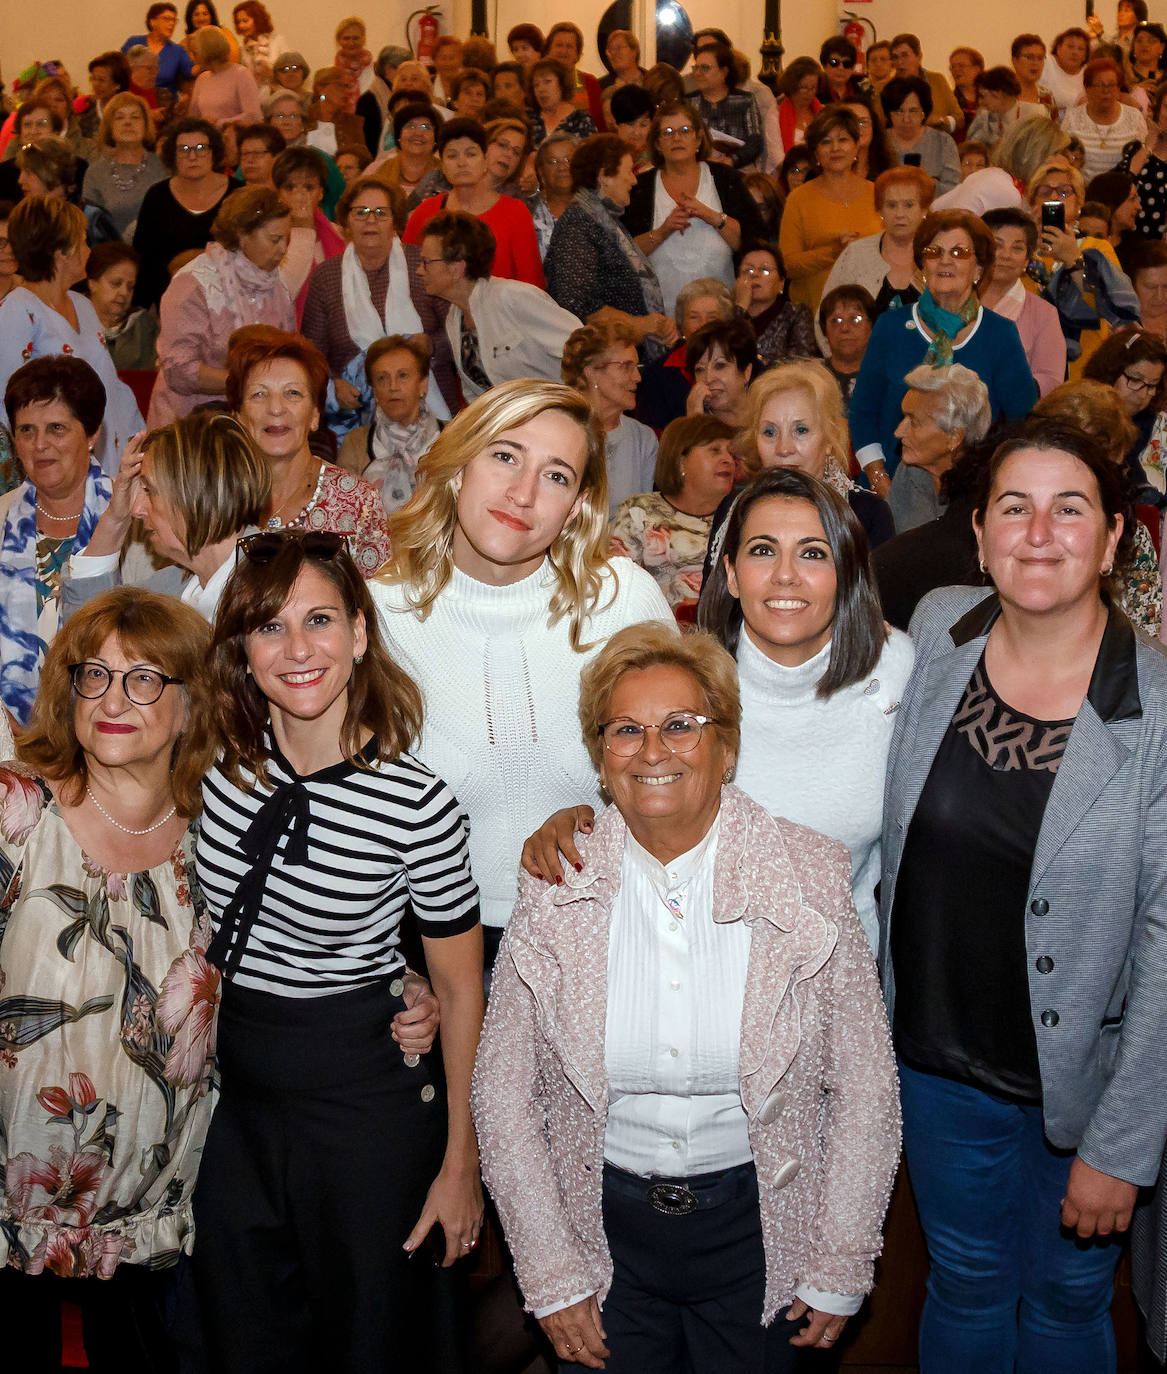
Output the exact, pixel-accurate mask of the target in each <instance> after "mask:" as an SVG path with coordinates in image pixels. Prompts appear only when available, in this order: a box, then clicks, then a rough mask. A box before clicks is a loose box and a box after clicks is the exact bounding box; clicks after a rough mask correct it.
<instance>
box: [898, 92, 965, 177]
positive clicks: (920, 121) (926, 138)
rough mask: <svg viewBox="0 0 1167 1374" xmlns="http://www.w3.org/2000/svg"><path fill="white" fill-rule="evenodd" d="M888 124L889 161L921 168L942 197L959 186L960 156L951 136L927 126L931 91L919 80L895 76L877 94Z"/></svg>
mask: <svg viewBox="0 0 1167 1374" xmlns="http://www.w3.org/2000/svg"><path fill="white" fill-rule="evenodd" d="M879 103H880V104H881V105H882V106H883V114H884V118H885V119H886V120H887V122H888V133H887V143H888V148H889V149H890V151H891V155H892V157H893V158H894V159H895V161H896V162H897V163H899V164H900V165H901V166H905V167H922V168H923V169H924V171H925V172H927V174H928V175H929V176H930V177H931V178H932V183H933V185H934V187H935V194H936V195H937V196H942V195H944V194H946V193H947V192H948V191H951V190H953V189H954V188H955V187H957V186H959V185H960V154H959V153H958V152H957V150H956V142H955V141H954V139H953V137H952V135H951V134H950V133H946V132H945V131H944V130H943V129H937V128H934V127H933V126H931V125H929V124H928V122H927V121H928V118H929V116H930V115H931V113H932V89H931V87H930V86H929V85H928V83H927V81H925V80H924V78H923V77H922V76H897V77H893V79H892V80H891V81H889V82H888V83H887V85H886V86H885V87H884V88H883V90H882V91H880V93H879Z"/></svg>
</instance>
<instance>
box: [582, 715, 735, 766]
mask: <svg viewBox="0 0 1167 1374" xmlns="http://www.w3.org/2000/svg"><path fill="white" fill-rule="evenodd" d="M716 723H717V722H716V721H714V720H713V719H712V718H711V717H710V716H699V715H696V714H694V713H693V712H692V711H671V712H670V713H669V714H668V715H667V716H665V718H664V720H662V721H661V723H660V724H659V725H642V724H641V723H640V721H638V720H630V719H629V718H628V717H627V716H620V717H618V718H617V719H616V720H609V721H605V722H604V724H603V725H601V726H600V738H601V739H602V740H603V741H604V748H605V749H607V750H608V752H609V753H611V754H615V755H616V757H617V758H622V759H631V758H635V756H636V755H637V754H639V753H640V751H641V750H642V749H643V748H644V741H645V740H646V739H647V738H648V732H649V731H650V730H655V731H656V732H657V735H658V737H659V739H660V742H661V743H662V744H663V745H664V747H665V748H666V749H668V750H669V751H670V752H671V753H674V754H691V753H692V752H693V750H694V749H696V748H697V746H698V745H699V744H700V743H701V734H702V732H703V731H704V729H705V727H706V726H707V725H715V724H716Z"/></svg>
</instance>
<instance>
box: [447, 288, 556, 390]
mask: <svg viewBox="0 0 1167 1374" xmlns="http://www.w3.org/2000/svg"><path fill="white" fill-rule="evenodd" d="M470 313H471V315H472V316H473V319H474V327H475V328H476V329H477V330H478V348H479V352H480V353H481V355H482V368H483V371H484V372H485V373H486V375H487V376H488V377H489V378H490V381H491V385H492V386H498V385H499V384H500V383H501V382H511V381H514V380H516V379H517V378H519V377H541V378H543V379H544V380H546V381H549V382H557V381H559V380H560V371H559V360H560V359H561V358H562V356H563V346H564V344H565V343H566V342H567V336H568V335H569V334H571V333H573V332H574V331H575V330H577V329H579V328H580V321H579V320H577V319H576V317H575V316H574V315H572V314H571V313H570V312H569V311H567V310H564V309H563V308H562V307H561V306H558V305H556V304H555V302H554V301H553V300H552V299H551V297H550V296H549V295H548V294H547V292H546V291H540V290H539V288H538V287H537V286H531V285H529V284H528V283H527V282H522V281H507V280H505V279H504V278H502V277H483V278H482V280H481V281H478V282H476V283H475V285H474V289H473V290H472V291H471V292H470ZM446 333H447V335H448V336H449V339H450V349H451V351H452V352H453V354H454V364H455V366H456V367H457V368H458V376H459V377H460V378H461V381H462V391H463V394H464V395H465V397H466V399H467V400H468V401H472V400H473V399H474V398H475V397H476V396H481V395H482V388H481V387H479V386H476V385H475V384H474V383H473V382H472V381H471V380H470V378H469V377H467V375H466V373H465V372H463V370H462V349H461V338H462V311H461V309H460V308H459V307H458V306H456V305H452V306H451V307H450V313H449V314H448V315H447V316H446Z"/></svg>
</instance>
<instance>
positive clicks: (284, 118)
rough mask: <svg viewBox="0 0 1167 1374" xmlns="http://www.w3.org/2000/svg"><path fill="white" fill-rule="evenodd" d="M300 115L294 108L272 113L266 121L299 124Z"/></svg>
mask: <svg viewBox="0 0 1167 1374" xmlns="http://www.w3.org/2000/svg"><path fill="white" fill-rule="evenodd" d="M301 118H302V116H301V115H298V114H297V113H296V112H295V111H294V110H288V111H287V113H286V114H274V115H272V117H271V119H270V120H269V121H268V123H269V124H299V123H300V120H301Z"/></svg>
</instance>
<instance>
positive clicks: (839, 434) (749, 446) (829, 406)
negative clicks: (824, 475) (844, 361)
mask: <svg viewBox="0 0 1167 1374" xmlns="http://www.w3.org/2000/svg"><path fill="white" fill-rule="evenodd" d="M787 391H799V392H801V393H802V394H803V395H804V396H806V397H807V398H808V399H809V401H810V404H811V406H812V407H813V408H814V410H815V412H816V413H817V415H818V417H819V422H820V424H821V425H822V427H823V430H824V432H825V434H826V436H827V457H828V458H833V459H834V460H835V462H836V463H837V464H838V465H839V466H840V467H841V468H842V469H843V471H844V472H845V471H846V470H847V461H848V455H849V454H850V452H851V436H850V433H849V431H848V429H847V421H846V419H845V418H844V416H843V400H842V397H841V396H840V394H839V387H838V384H837V383H836V382H835V379H834V378H833V377H832V376H831V374H830V373H829V372H828V371H827V369H826V368H825V367H824V366H823V364H822V363H816V362H810V361H809V360H807V361H803V362H794V363H780V364H779V365H778V366H777V367H775V368H771V369H770V371H769V372H763V373H762V375H761V376H760V377H759V378H758V379H757V381H756V382H754V383H753V384H752V385H751V386H750V390H749V393H748V394H749V401H750V418H749V422H748V424H747V425H746V433H745V443H744V452H743V454H742V466H743V467H744V468H745V471H746V475H747V477H756V476H757V475H758V473H759V472H761V471H762V460H761V458H760V457H759V456H758V442H757V438H758V429H759V428H760V426H761V423H762V412H763V411H764V410H765V408H766V406H767V405H769V403H770V402H771V401H772V400H773V399H774V397H775V396H780V395H782V394H783V393H784V392H787Z"/></svg>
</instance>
